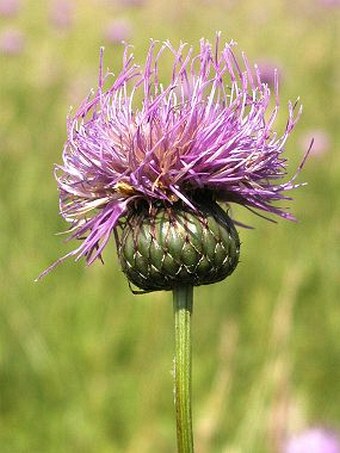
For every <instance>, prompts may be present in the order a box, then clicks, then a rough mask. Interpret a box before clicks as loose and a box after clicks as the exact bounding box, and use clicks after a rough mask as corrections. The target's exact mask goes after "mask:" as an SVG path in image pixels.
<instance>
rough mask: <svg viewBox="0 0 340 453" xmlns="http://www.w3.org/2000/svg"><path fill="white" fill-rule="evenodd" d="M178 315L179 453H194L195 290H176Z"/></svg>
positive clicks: (176, 333)
mask: <svg viewBox="0 0 340 453" xmlns="http://www.w3.org/2000/svg"><path fill="white" fill-rule="evenodd" d="M173 300H174V315H175V360H174V362H175V367H174V379H175V389H174V390H175V409H176V427H177V451H178V453H192V452H193V451H194V446H193V443H194V442H193V434H192V420H191V315H192V300H193V287H192V286H190V285H188V286H178V287H176V288H174V290H173Z"/></svg>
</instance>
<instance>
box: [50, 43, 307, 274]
mask: <svg viewBox="0 0 340 453" xmlns="http://www.w3.org/2000/svg"><path fill="white" fill-rule="evenodd" d="M235 46H236V44H235V43H234V42H230V43H229V44H225V45H224V46H221V43H220V34H217V35H216V42H215V44H214V45H212V44H210V43H209V42H208V41H207V40H205V39H201V41H200V49H199V51H198V53H197V54H195V53H194V49H193V48H192V47H190V46H188V45H186V44H183V43H181V44H180V45H179V47H178V48H175V47H174V46H173V45H172V44H171V43H170V42H168V41H166V42H164V43H159V42H157V41H151V44H150V47H149V50H148V53H147V57H146V60H145V64H144V65H143V66H138V65H136V64H135V63H134V57H133V54H132V53H130V46H128V45H126V46H125V51H124V56H123V68H122V70H121V72H120V73H119V74H118V75H117V76H116V77H114V76H113V75H112V74H111V73H107V74H105V75H104V74H103V50H102V51H101V56H100V71H99V83H98V88H97V90H96V91H95V92H94V93H92V95H90V96H89V97H88V98H86V99H85V100H84V102H83V103H82V104H81V105H80V107H79V108H78V110H77V111H76V112H75V113H74V114H73V115H72V116H70V117H69V118H68V123H67V130H68V138H67V141H66V143H65V147H64V151H63V164H62V165H57V166H56V171H55V174H56V179H57V182H58V187H59V193H60V212H61V215H62V216H63V217H64V218H65V219H66V221H67V222H69V223H70V224H71V227H70V229H69V233H70V238H76V239H79V240H81V241H82V243H81V244H80V245H79V247H78V248H76V249H75V250H73V251H71V252H70V253H68V254H67V255H66V256H65V257H63V258H61V259H60V260H58V261H57V262H56V263H55V264H54V265H52V266H51V267H50V268H49V269H48V270H47V271H46V272H44V273H43V274H42V275H45V273H47V272H48V271H50V270H51V269H53V267H54V266H55V265H56V264H58V263H59V262H60V261H63V260H64V259H65V258H67V257H69V256H75V257H76V260H78V259H80V258H81V257H85V259H86V261H87V263H88V264H91V263H93V262H94V261H95V260H96V259H98V258H101V254H102V251H103V249H104V248H105V246H106V245H107V243H108V242H109V240H110V238H111V237H112V234H113V233H116V228H117V227H118V226H119V224H120V222H121V221H122V220H123V219H124V218H126V217H129V215H130V214H131V212H132V211H133V210H134V209H135V207H136V206H149V211H151V210H152V207H153V206H159V205H162V206H166V207H168V206H170V207H171V206H176V205H178V204H180V205H181V209H182V206H186V207H187V208H188V209H190V210H192V211H197V210H198V206H199V204H200V201H199V200H200V199H203V198H204V199H205V204H209V203H213V202H215V201H218V202H221V203H227V204H229V203H238V204H240V205H243V206H244V207H247V208H249V209H250V210H253V209H255V210H258V211H264V212H266V213H270V214H274V215H277V216H280V217H283V218H285V219H290V220H293V219H294V217H293V216H292V215H291V214H290V213H289V212H287V209H286V208H285V207H283V206H278V205H277V203H276V202H280V201H286V200H290V197H288V196H287V195H286V192H287V191H289V190H291V189H294V188H296V187H297V186H298V185H297V184H295V182H294V180H295V178H296V176H297V173H298V172H299V170H300V169H301V168H302V165H303V162H302V163H301V165H300V166H299V168H298V170H297V172H296V174H295V175H294V176H293V177H292V178H291V179H289V180H288V181H284V179H286V174H287V159H286V158H285V157H283V156H282V154H283V151H284V147H285V144H286V141H287V139H288V137H289V135H290V133H291V131H292V130H293V128H294V126H295V124H296V122H297V120H298V118H299V116H300V114H301V107H300V108H298V109H297V108H296V106H297V103H294V104H292V103H289V106H288V119H287V123H286V126H285V129H284V131H283V133H282V135H279V134H278V133H277V132H275V131H274V130H273V124H274V121H275V119H276V116H277V113H278V110H279V97H278V81H277V77H276V76H275V83H274V90H273V91H274V92H273V93H272V92H271V89H270V88H269V86H268V85H267V84H266V83H263V82H262V81H261V76H260V71H259V70H258V68H257V67H256V66H255V67H254V68H252V67H251V66H250V64H249V63H248V61H247V58H246V56H245V55H244V54H242V57H241V58H239V59H238V58H237V56H236V54H235V52H234V48H235ZM169 54H170V56H171V57H172V59H173V64H172V71H171V76H170V80H169V81H168V82H166V81H165V80H164V74H163V72H162V71H161V62H162V59H163V58H168V57H169ZM107 85H109V87H108V88H105V87H106V86H107ZM272 98H273V99H274V104H275V105H274V107H271V106H272V102H273V101H272ZM207 200H208V201H207ZM209 200H210V201H209ZM214 209H215V208H214ZM203 217H204V216H203ZM202 221H203V220H202ZM212 228H214V227H212ZM229 236H230V232H229ZM231 236H233V237H234V235H233V234H231ZM116 239H117V237H116ZM235 241H236V239H235ZM118 245H119V243H118ZM228 247H229V245H228ZM228 247H227V248H228ZM233 247H234V248H235V247H236V250H237V256H238V245H237V241H236V242H235V244H234V245H233ZM235 259H236V258H235Z"/></svg>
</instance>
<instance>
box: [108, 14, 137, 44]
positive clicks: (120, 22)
mask: <svg viewBox="0 0 340 453" xmlns="http://www.w3.org/2000/svg"><path fill="white" fill-rule="evenodd" d="M131 34H132V27H131V24H130V22H129V21H127V20H125V19H115V20H113V21H111V22H110V23H109V24H108V25H107V26H106V28H105V31H104V37H105V40H106V41H107V42H109V43H111V44H118V43H121V42H122V41H127V40H128V39H129V38H130V36H131Z"/></svg>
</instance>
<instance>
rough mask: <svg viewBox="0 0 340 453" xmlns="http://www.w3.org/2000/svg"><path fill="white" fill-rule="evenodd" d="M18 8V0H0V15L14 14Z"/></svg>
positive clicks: (8, 15)
mask: <svg viewBox="0 0 340 453" xmlns="http://www.w3.org/2000/svg"><path fill="white" fill-rule="evenodd" d="M19 9H20V3H19V0H0V16H3V17H11V16H15V15H16V14H17V13H18V12H19Z"/></svg>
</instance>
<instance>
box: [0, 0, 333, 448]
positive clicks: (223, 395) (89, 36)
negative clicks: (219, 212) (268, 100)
mask: <svg viewBox="0 0 340 453" xmlns="http://www.w3.org/2000/svg"><path fill="white" fill-rule="evenodd" d="M320 1H321V0H320ZM71 5H72V8H71V23H70V26H68V27H66V28H64V29H61V28H60V27H59V28H58V27H57V26H55V25H53V24H52V23H51V19H50V16H51V8H52V9H53V4H52V3H51V2H47V1H46V2H45V1H33V0H27V1H26V2H25V1H24V0H22V2H21V7H20V8H19V10H18V12H17V14H16V15H15V16H13V17H1V18H0V31H3V30H6V29H8V28H19V29H20V30H21V31H22V32H23V33H24V36H25V45H24V48H23V51H22V53H20V54H19V55H5V54H4V53H2V54H1V55H0V67H1V77H0V118H1V121H0V169H1V178H0V194H1V195H0V213H1V214H0V265H1V271H0V301H1V305H0V310H1V311H0V314H1V316H0V396H1V407H0V411H1V412H0V417H1V420H0V451H1V452H2V453H19V452H20V453H21V452H29V453H30V452H34V453H36V452H37V453H38V452H46V453H47V452H48V453H54V452H55V453H59V452H60V453H61V452H67V453H68V452H82V453H87V452H89V453H92V452H100V453H106V452H131V453H132V452H140V453H143V452H145V453H146V452H156V451H159V452H165V453H167V452H173V451H175V427H174V413H173V394H172V376H171V371H172V354H173V332H172V321H173V319H172V302H171V294H169V293H154V294H151V295H144V296H133V295H132V294H131V293H130V292H129V289H128V286H127V283H126V281H125V279H124V277H123V275H122V273H121V271H120V270H119V268H118V265H117V259H116V256H115V251H114V246H113V244H111V245H110V246H109V247H108V249H107V250H106V252H105V255H104V258H105V261H106V264H105V266H102V265H101V264H98V263H97V264H95V265H93V266H92V267H90V268H86V267H85V265H84V264H83V263H77V264H74V263H73V262H67V263H65V264H64V265H63V266H61V267H60V268H58V269H57V270H56V271H55V272H53V273H52V274H51V275H49V276H48V277H47V278H46V279H45V280H43V281H42V282H40V283H39V284H35V283H33V280H34V278H35V277H36V276H37V274H39V272H41V270H43V269H44V268H45V267H46V266H47V265H49V264H50V262H52V261H53V260H55V259H56V258H57V257H59V256H61V255H62V254H65V253H66V251H68V250H70V249H71V248H72V246H74V244H68V245H65V244H63V243H62V241H61V240H60V238H58V237H55V236H54V233H55V232H58V231H62V230H64V229H65V223H64V222H63V221H62V219H60V218H59V216H58V207H57V191H56V184H55V181H54V179H53V175H52V167H53V163H54V162H60V160H61V150H62V145H63V142H64V140H65V117H66V115H67V112H68V108H69V105H70V104H73V105H75V106H77V104H78V103H79V102H80V101H81V100H82V98H83V97H85V96H86V95H87V93H88V91H89V89H90V88H91V87H95V86H96V81H97V66H98V49H99V46H100V45H103V44H104V45H106V57H105V58H106V60H105V62H106V65H107V66H109V67H110V69H111V70H113V71H115V72H117V71H118V70H119V67H120V61H121V60H120V57H121V53H122V48H121V45H119V44H109V43H108V42H107V41H106V39H105V29H106V27H107V26H108V25H109V23H110V22H111V21H112V20H115V19H124V20H126V21H129V24H130V27H131V33H130V35H131V36H130V38H129V41H131V43H133V44H134V46H135V53H136V59H137V61H138V60H139V61H143V57H144V55H145V51H146V49H147V47H148V42H149V38H150V37H154V38H158V39H160V40H163V39H167V38H169V39H171V40H172V41H173V42H174V43H175V44H176V43H178V42H179V40H184V41H188V42H190V43H194V44H196V43H197V42H198V40H199V38H200V37H201V36H205V37H207V38H209V39H213V38H214V34H215V31H216V30H222V32H223V38H224V39H225V40H230V39H234V40H236V41H237V42H238V43H239V47H240V49H243V50H245V51H246V52H247V55H248V57H249V59H250V60H251V61H261V60H264V59H270V60H273V61H274V62H275V63H277V65H278V66H279V68H281V69H282V83H281V98H282V110H281V114H280V121H279V123H280V124H279V127H280V126H281V127H282V125H283V124H284V122H285V119H286V108H285V105H286V102H287V100H288V99H289V98H291V99H295V98H296V97H297V96H300V97H301V99H302V103H303V105H304V114H303V117H302V119H301V121H300V122H299V124H298V126H297V129H296V130H295V133H294V134H293V136H292V137H291V139H290V141H289V142H288V146H287V155H288V156H289V159H290V165H291V167H290V168H291V169H292V171H293V170H294V168H295V167H296V166H297V165H298V162H299V161H300V160H301V157H302V155H303V152H304V151H305V148H304V149H303V148H302V147H301V141H302V140H303V138H304V136H305V135H306V134H309V132H310V131H311V130H319V129H321V130H323V131H324V133H325V134H328V135H329V146H328V149H327V152H325V153H324V154H322V155H320V156H311V157H310V159H309V161H308V162H307V164H306V166H305V169H304V171H303V173H302V175H301V176H300V178H299V179H300V181H308V185H307V186H305V187H304V188H301V189H299V190H297V191H296V192H295V193H294V203H292V210H293V212H294V214H295V215H296V216H297V217H298V219H299V223H297V224H293V223H288V222H284V221H280V222H279V223H278V224H277V225H275V224H272V223H269V222H266V221H264V220H262V219H260V218H258V217H255V216H252V215H251V214H249V213H248V212H247V211H245V210H237V215H238V218H239V219H240V220H241V221H243V222H245V223H247V222H248V223H251V224H252V225H253V226H254V227H255V230H250V231H248V230H244V229H242V230H241V231H240V236H241V240H242V251H241V252H242V257H241V263H240V265H239V267H238V270H237V272H235V274H234V275H233V276H232V277H230V278H229V279H227V280H226V281H224V282H222V283H219V284H217V285H213V286H209V287H201V288H198V289H196V290H195V307H194V327H193V330H194V331H193V334H194V344H193V348H194V369H193V373H194V382H193V395H194V408H193V409H194V425H195V437H196V446H197V452H198V453H205V452H209V453H210V452H227V453H247V452H255V453H256V452H259V453H263V452H268V453H271V452H279V451H280V448H281V446H282V444H283V442H284V441H285V439H286V438H287V437H289V436H290V435H291V434H292V433H294V432H297V431H300V430H303V429H305V428H307V427H310V426H315V425H317V426H326V427H331V428H333V429H337V428H338V427H339V424H340V339H339V329H340V304H339V295H340V281H339V257H340V255H339V253H340V249H339V243H340V216H339V190H340V180H339V178H340V157H339V156H340V155H339V149H338V148H339V127H338V122H337V120H338V115H337V114H338V108H339V64H338V62H337V59H336V44H337V43H338V40H337V39H338V36H337V32H336V21H337V18H338V16H339V9H336V8H333V9H332V8H326V7H323V6H322V5H321V3H320V2H317V0H315V1H314V0H306V1H303V0H298V1H296V2H288V1H284V0H271V1H269V0H267V1H265V2H260V4H259V2H258V1H255V0H245V1H243V2H237V1H232V0H230V1H227V0H225V1H224V0H220V1H218V0H215V1H208V0H206V1H203V0H196V1H180V0H173V1H172V2H165V1H164V2H163V1H159V0H158V1H157V0H149V1H147V0H146V1H145V2H141V4H140V5H139V6H138V5H136V4H135V5H133V4H132V3H131V4H130V5H123V4H119V3H118V1H117V2H116V3H115V2H113V1H112V2H110V1H108V0H107V1H100V0H97V1H95V0H79V1H78V2H77V1H74V2H72V3H71Z"/></svg>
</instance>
